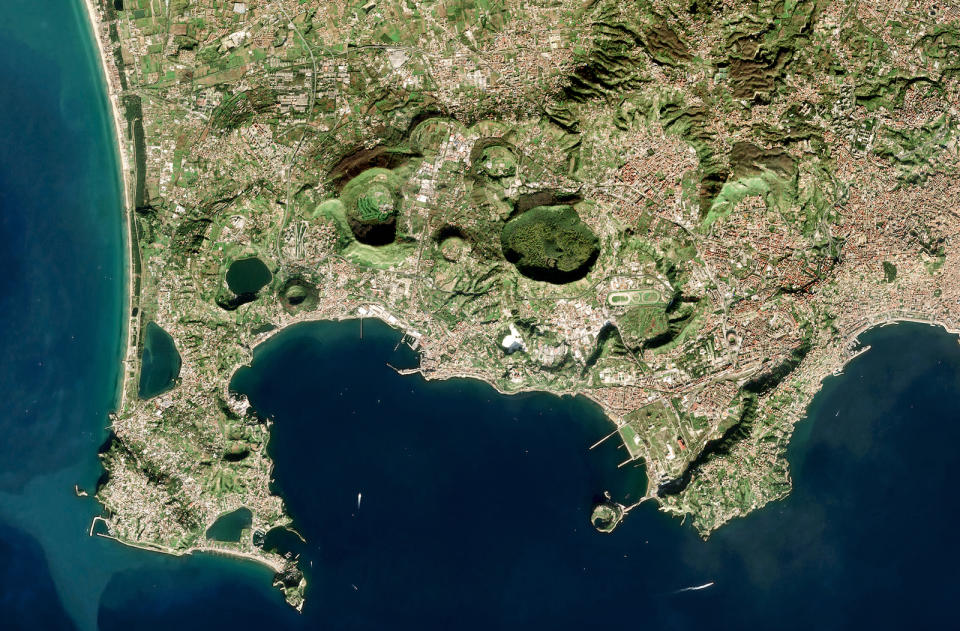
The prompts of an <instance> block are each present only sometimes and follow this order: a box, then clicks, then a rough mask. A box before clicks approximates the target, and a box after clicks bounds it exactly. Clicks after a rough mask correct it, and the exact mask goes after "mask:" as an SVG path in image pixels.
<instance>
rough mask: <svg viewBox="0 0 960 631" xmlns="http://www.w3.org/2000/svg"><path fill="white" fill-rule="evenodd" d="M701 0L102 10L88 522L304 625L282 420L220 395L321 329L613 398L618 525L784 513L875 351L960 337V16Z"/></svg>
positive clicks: (608, 518)
mask: <svg viewBox="0 0 960 631" xmlns="http://www.w3.org/2000/svg"><path fill="white" fill-rule="evenodd" d="M710 4H711V3H705V4H704V7H706V8H702V7H701V8H699V9H698V8H696V7H697V6H698V4H697V3H692V4H691V3H689V2H687V3H681V2H677V1H674V0H656V1H654V2H651V3H649V7H647V8H646V9H645V10H643V11H638V10H634V11H633V12H629V11H626V10H625V9H624V8H623V7H622V6H621V5H619V4H617V3H613V2H588V3H583V2H579V1H574V0H559V1H556V2H553V1H551V2H542V3H540V2H538V3H525V2H514V1H512V0H507V1H505V2H501V3H486V2H479V1H478V2H469V1H467V2H453V1H438V2H429V1H425V2H389V1H381V2H373V1H371V2H368V3H365V4H363V3H356V4H349V3H341V2H302V1H299V0H297V1H295V0H279V1H273V2H266V1H261V0H248V1H246V2H231V1H224V0H172V1H171V2H169V3H158V2H151V1H150V0H122V1H121V0H117V1H114V0H102V1H100V0H89V3H88V7H89V12H90V17H91V19H92V21H93V24H94V28H95V32H96V34H97V36H98V41H99V44H100V46H101V51H102V61H103V69H104V72H105V77H106V80H107V83H108V86H109V88H110V93H111V101H112V104H113V106H114V113H115V118H116V119H117V134H118V141H119V144H120V152H121V155H122V157H123V160H122V162H123V171H124V173H123V177H124V182H125V185H126V192H127V198H128V199H127V205H128V220H129V226H128V227H129V232H130V239H129V241H130V255H131V262H130V270H131V279H130V283H129V284H130V305H129V306H130V321H129V327H128V335H129V347H128V354H127V358H126V361H125V380H124V386H123V397H122V400H121V404H120V406H119V409H118V410H117V411H116V414H115V415H114V416H113V418H112V419H111V429H112V432H113V435H112V437H111V440H110V441H109V442H108V444H106V445H105V446H104V448H103V450H102V460H103V463H104V467H105V468H106V475H105V477H104V480H103V483H102V484H101V485H100V488H98V489H97V498H98V499H99V501H100V502H101V503H102V504H103V506H104V515H103V517H102V524H103V526H104V528H105V530H106V532H105V533H104V534H106V535H107V536H111V537H113V538H116V539H117V540H119V541H122V542H124V543H128V544H131V545H138V546H141V547H147V548H151V549H155V550H159V551H163V552H169V553H175V554H183V553H188V552H191V551H196V550H204V549H216V550H218V551H220V552H221V553H224V554H231V555H240V556H244V557H246V558H251V559H254V560H257V561H260V562H263V563H266V564H267V565H269V566H270V567H271V568H273V569H274V571H275V572H276V577H277V578H276V584H277V586H278V587H280V588H281V589H283V590H284V593H285V595H286V597H287V599H288V601H289V602H290V603H291V604H292V605H293V606H295V607H300V606H302V604H303V598H304V592H305V588H306V585H305V581H304V579H303V576H302V573H301V572H300V571H299V570H298V568H297V564H296V561H297V559H296V558H295V556H294V555H291V554H289V553H284V551H283V550H279V549H269V548H268V547H267V546H265V545H264V543H263V542H264V539H265V536H266V535H267V534H268V533H270V532H273V531H276V530H283V529H292V528H293V527H294V524H292V522H291V519H290V517H289V516H288V515H287V513H286V511H285V508H284V504H283V499H282V498H281V497H279V496H277V495H276V494H275V493H274V492H273V490H272V488H271V484H270V483H271V471H272V467H273V463H272V462H271V460H270V458H269V456H268V455H267V453H266V445H267V442H268V440H269V434H270V423H271V421H270V419H266V418H261V417H260V416H259V415H258V414H257V412H256V410H255V409H253V408H252V407H251V406H250V404H249V402H248V401H247V400H246V397H245V396H244V395H243V394H241V393H237V392H234V391H231V390H230V387H229V384H230V381H231V378H232V376H233V375H234V373H235V372H236V371H237V369H239V368H240V367H242V366H244V365H247V364H249V363H250V361H251V358H252V352H253V348H254V347H255V346H257V345H259V344H262V343H264V342H265V341H266V340H268V339H270V338H271V337H272V336H273V335H275V334H276V333H277V332H278V331H280V330H283V329H284V328H286V327H288V326H290V325H291V324H294V323H297V322H303V321H314V320H344V319H364V318H376V319H379V320H383V321H384V322H386V323H387V324H389V325H390V326H392V327H394V328H396V329H398V330H400V331H402V332H403V334H404V338H403V339H404V341H405V342H406V343H407V344H408V345H409V346H410V347H411V348H413V349H414V350H415V351H417V352H418V354H419V357H420V364H419V366H418V367H417V368H416V369H414V370H413V371H411V372H417V373H419V374H420V375H422V376H423V377H425V378H427V379H452V378H472V379H479V380H482V381H484V382H487V383H489V384H490V385H492V386H493V387H494V388H496V389H497V390H498V391H500V392H503V393H507V394H510V393H517V392H523V391H534V390H536V391H548V392H552V393H556V394H569V395H583V396H585V397H588V398H589V399H591V400H593V401H594V402H596V403H597V404H598V405H599V406H600V407H601V408H602V409H603V411H604V413H605V414H606V416H607V417H608V418H609V420H610V422H611V425H610V434H609V435H608V436H607V438H606V439H605V440H614V441H621V449H620V451H621V452H622V454H623V462H622V463H621V466H630V467H634V466H639V467H643V468H644V469H645V472H646V478H647V486H646V487H645V488H642V489H637V490H636V492H635V493H634V495H633V498H632V502H633V503H631V505H621V504H618V503H616V502H615V501H613V500H610V501H609V502H606V503H602V504H600V505H599V506H598V507H597V508H598V513H597V514H596V516H597V518H596V519H595V520H594V521H595V525H597V527H598V529H599V530H602V531H604V532H606V531H609V530H612V529H613V528H614V527H616V525H617V523H619V522H620V521H621V520H623V519H629V515H628V513H629V511H630V510H631V509H632V508H633V507H635V506H637V505H639V503H641V502H645V501H652V502H656V503H658V504H659V506H660V508H661V509H662V510H664V511H666V512H668V513H670V514H673V515H676V516H683V517H685V518H689V521H690V523H692V525H693V527H694V528H696V529H697V531H698V532H699V533H700V534H701V535H702V536H704V537H707V536H709V534H710V533H711V532H713V531H714V530H716V529H717V528H719V527H721V526H722V525H723V524H724V523H726V522H728V521H729V520H731V519H733V518H735V517H738V516H742V515H746V514H747V513H750V512H752V511H754V510H757V509H759V508H761V507H762V506H764V505H765V504H767V503H769V502H771V501H774V500H777V499H779V498H782V497H784V496H785V495H786V494H788V493H789V492H790V488H791V480H790V472H789V468H788V464H787V461H786V458H785V453H786V448H787V445H788V443H789V441H790V437H791V435H792V433H793V431H794V427H795V425H796V424H797V423H798V422H801V420H802V419H803V417H804V415H805V413H806V409H807V407H808V405H809V403H810V401H811V400H812V398H813V396H814V394H815V393H816V392H817V391H818V390H819V389H820V387H821V384H822V382H823V380H824V379H826V378H828V377H829V376H830V375H832V374H835V373H837V372H838V371H841V370H842V369H843V366H844V365H845V363H846V362H847V361H849V360H850V359H851V358H852V357H853V356H855V355H856V354H857V353H858V352H861V351H862V349H861V348H860V347H859V344H858V336H859V335H860V334H861V333H862V332H863V331H865V330H867V329H869V328H871V327H874V326H878V325H882V324H886V323H890V322H896V321H901V320H912V321H920V322H928V323H931V324H936V325H939V326H943V327H944V328H946V329H947V330H949V331H952V332H956V331H960V322H958V315H957V314H958V313H960V310H958V304H960V275H958V272H957V269H958V267H957V266H956V265H954V263H955V262H957V257H958V252H957V251H956V248H955V243H956V236H957V232H958V230H960V228H958V225H960V222H958V221H957V219H958V210H957V209H958V208H960V185H958V184H957V178H956V169H957V167H958V164H960V155H958V146H957V139H956V126H957V103H958V99H960V87H958V83H957V77H958V76H960V73H958V70H960V30H958V29H957V27H956V24H957V21H958V20H960V14H958V13H957V10H955V9H952V8H948V7H946V8H945V7H941V6H940V5H939V4H937V3H934V2H917V3H910V4H909V5H908V6H904V5H903V4H902V3H894V2H881V3H879V4H873V5H870V6H866V5H865V4H864V3H847V2H832V3H830V2H806V1H803V2H797V3H792V5H791V7H792V8H790V9H789V12H788V13H784V11H786V9H784V5H783V3H775V2H760V3H754V2H750V3H748V2H739V1H736V0H725V1H724V2H717V3H713V4H717V5H721V4H722V5H723V9H724V11H725V16H726V17H725V18H724V19H722V20H721V19H719V18H718V17H716V14H715V13H714V12H713V11H712V10H711V9H710V7H709V6H707V5H710ZM681 5H683V6H681ZM793 5H795V6H793ZM880 5H882V6H880ZM947 25H952V26H947ZM876 34H881V35H882V38H881V40H880V41H881V44H882V45H880V44H876V41H877V40H876ZM868 39H869V40H870V41H871V42H874V44H873V45H870V46H867V45H865V44H864V42H865V41H867V40H868ZM148 324H152V325H154V326H156V327H158V328H159V330H161V331H162V333H163V334H165V335H166V336H168V338H169V340H170V348H172V349H174V350H172V351H169V352H168V353H167V355H170V358H168V362H167V364H168V365H167V366H165V367H163V368H162V369H161V368H157V366H158V362H159V360H158V359H155V358H157V357H160V355H161V352H160V350H159V345H160V344H161V343H162V340H166V339H167V338H165V337H158V338H157V339H158V340H161V341H158V342H156V344H157V345H158V346H157V347H156V348H153V347H152V344H153V342H151V338H150V336H148V335H147V332H148V328H149V327H148ZM147 348H149V349H150V353H145V349H147ZM147 355H149V357H150V361H149V362H148V361H147V360H146V359H145V357H146V356H147ZM174 356H175V357H174ZM171 367H172V368H171ZM156 370H160V371H161V372H162V371H163V370H167V371H169V372H170V373H171V374H170V378H169V379H168V380H167V382H165V383H162V384H161V386H162V387H160V388H158V389H157V391H156V392H147V391H146V390H145V389H144V384H145V383H147V382H148V381H149V379H148V376H149V377H151V378H152V375H148V373H150V372H151V371H156ZM401 420H402V419H401ZM585 448H586V447H585ZM563 466H564V464H563V463H562V462H558V463H557V467H563ZM613 466H616V465H615V464H614V465H613ZM597 491H598V493H599V492H600V491H602V489H598V490H597ZM240 510H246V511H248V512H249V513H250V515H251V517H250V522H249V523H248V524H245V525H244V526H243V528H242V529H241V532H239V533H238V534H237V536H236V537H229V538H227V539H226V540H216V539H211V538H210V537H209V535H208V533H209V532H211V530H212V529H213V527H214V526H215V525H216V524H217V523H223V522H221V520H222V519H224V518H225V516H228V515H234V514H236V512H237V511H240ZM598 524H599V525H598ZM678 527H679V520H678ZM598 536H600V535H598Z"/></svg>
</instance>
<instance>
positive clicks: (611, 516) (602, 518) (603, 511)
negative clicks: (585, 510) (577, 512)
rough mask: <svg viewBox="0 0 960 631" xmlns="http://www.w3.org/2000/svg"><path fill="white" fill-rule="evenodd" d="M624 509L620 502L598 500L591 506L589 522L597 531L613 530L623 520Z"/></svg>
mask: <svg viewBox="0 0 960 631" xmlns="http://www.w3.org/2000/svg"><path fill="white" fill-rule="evenodd" d="M623 516H624V510H623V506H622V505H621V504H617V503H616V502H612V501H609V499H608V500H607V501H605V502H600V503H599V504H597V505H596V506H595V507H594V508H593V513H591V515H590V523H591V524H593V527H594V528H596V529H597V530H598V531H599V532H613V531H614V529H615V528H616V527H617V526H618V525H619V524H620V522H621V521H622V520H623Z"/></svg>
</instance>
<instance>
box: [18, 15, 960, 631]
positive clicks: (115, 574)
mask: <svg viewBox="0 0 960 631" xmlns="http://www.w3.org/2000/svg"><path fill="white" fill-rule="evenodd" d="M5 9H7V10H6V11H5V14H4V15H5V19H4V20H2V21H0V51H2V52H0V73H2V77H0V79H2V85H3V90H0V262H2V264H3V269H4V274H3V276H2V280H0V301H2V302H0V307H2V309H0V313H2V316H0V317H2V321H0V339H2V349H3V351H4V360H5V361H4V363H3V368H2V369H0V387H2V392H3V393H4V394H5V395H6V397H5V401H6V404H5V408H4V410H3V412H4V413H3V414H2V415H0V428H2V432H3V437H4V439H3V440H2V441H0V629H97V628H99V629H104V630H113V629H117V630H119V629H148V630H150V629H171V628H175V629H178V630H179V631H186V630H190V629H198V630H199V629H203V630H205V631H209V630H210V629H218V628H229V629H238V628H270V629H321V628H322V629H531V628H534V629H541V628H543V629H577V628H596V627H599V626H601V625H617V626H619V627H626V628H631V629H633V628H645V629H704V628H721V629H722V628H735V629H736V628H748V627H760V628H777V629H805V630H808V629H811V628H817V629H842V628H876V629H887V628H891V629H892V628H903V627H910V628H929V627H935V626H936V627H953V626H955V625H956V623H955V617H956V614H955V608H954V606H953V605H954V603H953V598H954V593H955V590H956V587H957V585H958V581H957V579H956V573H957V572H956V568H957V567H958V566H960V546H958V544H957V541H956V536H955V523H956V521H957V516H958V509H960V502H958V494H957V491H956V489H957V481H958V480H957V473H956V471H957V468H958V467H957V465H958V464H960V456H958V454H957V452H956V450H955V449H954V448H953V446H954V445H956V444H958V443H960V423H958V421H960V413H958V411H957V403H956V402H957V401H960V345H958V343H957V337H956V336H953V335H948V334H947V333H945V332H944V331H942V330H940V329H936V328H932V327H928V326H923V325H917V324H899V325H895V326H888V327H883V328H879V329H875V330H873V331H870V332H868V333H866V334H865V335H864V336H863V338H862V341H863V343H864V344H869V345H871V346H872V347H873V348H872V350H870V351H869V352H868V353H866V354H864V355H862V356H860V357H859V358H857V359H856V360H855V361H853V362H852V363H851V364H850V365H849V366H847V368H846V371H845V373H844V374H843V375H842V376H839V377H833V378H830V379H829V380H827V382H826V383H825V384H824V388H823V390H822V391H821V393H820V394H819V395H818V396H817V397H816V399H815V400H814V402H813V404H812V405H811V408H810V410H809V417H808V418H807V419H806V420H805V421H803V422H802V423H801V424H800V425H799V426H798V428H797V433H796V435H795V437H794V439H793V441H792V443H791V447H790V452H789V458H790V462H791V470H792V474H793V478H794V487H795V488H794V492H793V493H792V494H791V495H790V496H789V497H788V498H787V499H785V500H783V501H780V502H776V503H773V504H770V505H768V506H767V507H766V508H764V509H763V510H761V511H758V512H756V513H754V514H752V515H750V516H748V517H746V518H743V519H738V520H735V521H734V522H732V523H731V524H729V525H728V526H725V527H724V528H722V529H721V530H720V531H718V532H717V533H716V534H715V535H714V536H713V537H712V538H711V539H710V540H709V541H707V542H704V541H701V540H700V539H699V538H698V537H697V536H696V534H695V533H694V532H693V530H692V529H691V528H690V526H689V525H688V524H683V523H681V521H680V520H679V519H674V518H670V517H667V516H665V515H663V514H661V513H659V512H657V510H656V509H655V507H654V506H653V505H651V504H649V503H648V504H645V505H643V506H641V507H640V508H638V509H637V510H635V511H634V512H632V513H631V514H630V515H629V516H628V517H627V519H626V520H625V521H624V523H623V524H621V526H620V527H619V528H618V529H617V530H616V531H615V532H614V533H612V534H609V535H602V534H599V533H597V532H596V531H594V530H593V529H592V528H591V527H590V525H589V523H588V516H589V512H590V509H591V507H592V505H593V503H594V502H595V501H596V499H597V497H598V496H599V495H600V494H601V493H602V492H603V491H604V490H609V491H610V492H611V493H613V495H614V496H615V497H617V498H619V499H623V500H628V499H630V498H631V497H636V495H637V493H638V492H639V489H642V488H643V486H644V481H645V480H644V476H643V472H642V470H640V469H636V468H632V467H625V468H621V469H618V468H617V466H616V465H617V464H618V463H619V462H621V461H622V460H624V459H625V454H624V452H623V450H622V448H619V447H618V446H617V445H616V444H614V443H613V441H608V442H607V443H604V444H603V445H602V446H601V447H600V448H598V449H595V450H592V451H591V450H589V449H588V447H589V446H590V445H591V444H593V443H594V442H596V441H597V440H598V439H599V438H600V437H602V436H603V435H605V434H606V433H608V432H609V430H610V426H609V425H608V424H607V422H606V421H605V420H604V419H603V417H602V415H601V414H600V412H599V410H598V409H597V408H596V407H595V406H594V405H593V404H592V403H590V402H588V401H587V400H585V399H582V398H557V397H554V396H551V395H547V394H529V395H522V396H512V397H507V396H502V395H499V394H497V393H496V392H494V391H493V390H492V389H491V388H489V387H488V386H486V385H484V384H481V383H476V382H471V381H464V380H453V381H447V382H425V381H424V380H422V379H421V378H420V377H416V376H408V377H401V376H399V375H397V374H396V373H395V372H393V370H391V369H390V368H388V367H387V366H386V363H387V362H390V363H391V364H393V365H397V366H411V365H414V364H415V361H416V357H415V356H414V355H413V353H412V352H410V351H409V350H408V349H407V348H406V347H403V346H400V347H399V348H398V349H397V348H396V346H397V342H398V341H399V335H398V334H397V333H396V332H394V331H392V330H390V329H389V328H387V327H386V326H384V325H382V324H378V323H374V322H371V321H366V322H365V323H364V327H363V338H362V340H361V339H360V325H359V323H358V322H356V321H353V322H342V323H314V324H304V325H298V326H296V327H293V328H291V329H288V330H286V331H284V332H282V333H281V334H279V335H277V336H276V337H275V338H274V339H273V340H271V341H270V342H269V343H267V344H265V345H263V346H262V347H260V348H258V349H257V351H256V353H255V358H254V362H253V364H252V366H251V367H249V368H245V369H242V370H241V371H240V372H239V373H238V374H237V375H236V376H235V378H234V380H233V382H232V385H233V387H234V388H235V389H237V390H239V391H242V392H244V393H246V394H248V395H249V397H250V399H251V401H252V403H253V404H254V406H255V407H256V408H257V409H258V411H259V412H260V413H261V414H263V415H265V416H270V417H272V418H273V419H274V421H275V424H274V427H273V438H272V440H271V444H270V451H271V454H272V455H273V457H274V458H275V460H276V470H275V479H276V480H275V484H276V490H277V492H279V493H280V494H281V495H282V496H283V497H284V498H285V500H286V502H287V504H288V508H289V511H290V513H291V515H292V516H293V518H294V522H295V526H296V528H297V529H298V531H299V532H300V533H302V534H303V535H304V537H305V538H306V543H305V544H300V545H297V546H295V547H296V550H295V551H296V552H298V553H299V554H300V555H301V559H302V561H303V566H304V569H305V572H306V575H307V578H308V581H309V587H308V591H307V604H306V606H305V608H304V610H303V613H302V614H298V613H296V612H295V611H293V610H292V609H291V608H289V607H288V606H287V605H285V604H284V603H283V601H282V598H281V596H280V593H279V592H278V591H276V590H274V589H273V588H271V586H270V580H271V576H270V572H269V571H268V570H266V569H264V568H262V567H260V566H258V565H255V564H252V563H247V562H240V561H234V560H228V559H223V558H215V557H210V556H195V557H189V558H172V557H167V556H162V555H159V554H155V553H150V552H145V551H140V550H135V549H132V548H128V547H125V546H122V545H120V544H117V543H115V542H113V541H110V540H106V539H103V538H100V537H96V536H94V537H91V536H89V534H88V533H89V527H90V523H91V521H92V519H93V518H94V516H96V515H97V514H98V513H99V511H100V508H99V506H98V504H97V503H96V501H95V500H94V499H92V498H90V497H86V498H81V497H77V495H76V493H75V492H74V485H79V486H80V487H81V488H83V489H87V490H91V491H92V490H93V488H94V487H95V484H96V480H97V478H98V477H99V476H100V474H101V469H100V465H99V462H98V460H97V456H96V452H97V448H98V447H99V445H100V444H101V443H102V442H103V441H104V440H105V438H106V436H107V430H106V425H107V418H106V417H107V413H108V412H109V411H110V410H111V408H112V406H113V405H114V401H115V399H116V394H117V387H118V377H119V362H120V356H121V352H122V346H123V344H122V342H123V334H124V331H123V323H124V314H123V313H122V309H123V302H124V301H123V295H124V291H125V279H124V256H123V252H124V249H123V248H124V241H123V239H124V235H123V230H122V207H121V190H120V188H119V184H118V181H117V177H116V173H117V162H116V160H117V158H116V155H115V153H114V149H113V141H112V137H111V129H110V126H109V116H108V109H107V106H106V99H105V93H104V86H103V83H102V80H101V78H100V75H99V69H98V66H97V63H96V57H95V46H94V43H93V41H92V39H91V37H90V34H89V32H88V27H87V23H86V21H85V18H84V16H83V14H82V4H81V2H80V0H7V3H6V4H5ZM361 493H362V498H363V499H362V503H361V504H360V505H359V506H358V503H357V497H358V495H359V494H361ZM709 582H712V583H713V586H712V587H709V588H707V589H703V590H699V591H682V590H683V589H684V588H687V587H692V586H697V585H703V584H705V583H709ZM258 625H262V626H258Z"/></svg>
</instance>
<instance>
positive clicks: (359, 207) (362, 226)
mask: <svg viewBox="0 0 960 631" xmlns="http://www.w3.org/2000/svg"><path fill="white" fill-rule="evenodd" d="M399 186H400V180H399V178H398V177H397V176H396V175H395V174H394V173H393V172H392V171H389V170H387V169H381V168H373V169H367V170H366V171H364V172H363V173H361V174H360V175H358V176H357V177H355V178H353V179H352V180H350V181H349V182H348V183H347V185H346V186H344V187H343V193H342V194H341V196H340V199H341V200H342V201H343V205H344V207H345V209H346V215H347V222H348V223H349V224H350V230H351V231H352V232H353V236H354V237H356V239H357V241H359V242H360V243H365V244H367V245H386V244H388V243H392V242H393V240H394V238H395V237H396V218H397V214H398V212H399V202H398V197H399V196H398V195H397V193H396V191H397V189H398V188H399Z"/></svg>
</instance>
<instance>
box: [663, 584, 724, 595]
mask: <svg viewBox="0 0 960 631" xmlns="http://www.w3.org/2000/svg"><path fill="white" fill-rule="evenodd" d="M708 587H713V581H710V582H709V583H704V584H703V585H694V586H693V587H684V588H682V589H678V590H677V591H674V592H670V593H671V594H682V593H683V592H698V591H700V590H701V589H707V588H708Z"/></svg>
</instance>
